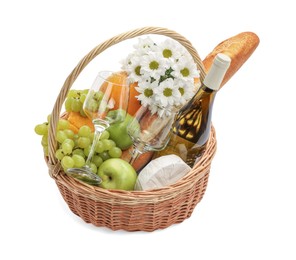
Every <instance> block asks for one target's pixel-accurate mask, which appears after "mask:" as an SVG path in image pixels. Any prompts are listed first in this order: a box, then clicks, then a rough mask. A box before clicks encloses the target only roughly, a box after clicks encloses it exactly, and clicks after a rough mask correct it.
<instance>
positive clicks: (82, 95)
mask: <svg viewBox="0 0 296 260" xmlns="http://www.w3.org/2000/svg"><path fill="white" fill-rule="evenodd" d="M85 99H86V94H83V93H81V95H80V99H79V101H80V102H81V103H82V104H83V103H84V101H85Z"/></svg>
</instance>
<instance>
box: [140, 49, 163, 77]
mask: <svg viewBox="0 0 296 260" xmlns="http://www.w3.org/2000/svg"><path fill="white" fill-rule="evenodd" d="M141 65H142V66H141V73H143V74H147V73H148V74H149V75H150V77H151V78H154V79H156V80H159V78H160V76H161V75H163V74H164V73H165V71H166V67H165V65H166V62H165V60H164V59H163V58H162V57H160V56H159V55H157V54H156V53H149V55H145V56H143V57H142V62H141Z"/></svg>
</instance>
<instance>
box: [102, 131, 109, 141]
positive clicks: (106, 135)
mask: <svg viewBox="0 0 296 260" xmlns="http://www.w3.org/2000/svg"><path fill="white" fill-rule="evenodd" d="M109 137H110V134H109V132H108V131H107V130H105V131H104V132H103V133H102V134H101V137H100V140H104V139H109Z"/></svg>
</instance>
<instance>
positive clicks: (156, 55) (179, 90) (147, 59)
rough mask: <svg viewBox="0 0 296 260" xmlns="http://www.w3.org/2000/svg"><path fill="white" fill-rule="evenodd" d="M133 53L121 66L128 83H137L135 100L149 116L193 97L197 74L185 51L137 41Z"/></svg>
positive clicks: (165, 44)
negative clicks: (148, 109) (147, 108)
mask: <svg viewBox="0 0 296 260" xmlns="http://www.w3.org/2000/svg"><path fill="white" fill-rule="evenodd" d="M134 48H135V50H134V51H133V52H132V53H130V54H129V55H128V57H127V58H126V59H125V60H124V61H123V62H122V63H123V66H122V69H123V70H125V71H126V72H127V73H128V79H129V82H130V83H134V82H137V87H136V90H137V91H138V92H139V95H138V96H137V99H138V100H139V101H141V104H142V105H143V106H149V108H150V110H151V112H152V113H156V112H159V111H160V110H163V109H165V110H167V111H170V110H172V109H178V108H180V107H181V106H182V105H184V104H185V103H186V102H187V101H188V100H189V99H191V97H192V96H193V95H194V79H195V78H199V70H198V69H197V66H196V64H195V62H194V60H193V58H192V57H191V55H190V54H189V53H188V51H187V50H186V49H185V48H184V47H183V46H182V45H181V44H179V43H178V42H176V41H174V40H171V39H167V40H165V41H164V42H162V43H160V44H156V43H154V42H153V41H152V40H151V39H150V38H149V37H147V38H145V39H141V38H140V39H139V42H138V44H136V45H135V46H134Z"/></svg>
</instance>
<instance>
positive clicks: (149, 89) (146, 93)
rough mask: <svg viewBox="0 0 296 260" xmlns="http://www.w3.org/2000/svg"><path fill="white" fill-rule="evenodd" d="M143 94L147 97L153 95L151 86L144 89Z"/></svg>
mask: <svg viewBox="0 0 296 260" xmlns="http://www.w3.org/2000/svg"><path fill="white" fill-rule="evenodd" d="M144 95H145V97H148V98H149V97H151V96H152V95H153V90H152V89H151V88H146V89H145V90H144Z"/></svg>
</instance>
